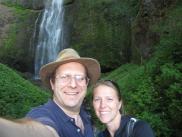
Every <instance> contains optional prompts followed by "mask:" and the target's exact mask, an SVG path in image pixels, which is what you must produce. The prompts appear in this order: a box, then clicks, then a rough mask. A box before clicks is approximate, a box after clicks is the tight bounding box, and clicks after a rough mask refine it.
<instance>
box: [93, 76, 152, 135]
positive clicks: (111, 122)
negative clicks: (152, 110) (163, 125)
mask: <svg viewBox="0 0 182 137" xmlns="http://www.w3.org/2000/svg"><path fill="white" fill-rule="evenodd" d="M93 107H94V110H95V113H96V116H97V117H98V118H99V120H100V121H101V122H102V123H103V124H105V125H106V129H105V130H104V131H102V132H100V133H99V134H98V137H131V136H132V137H154V134H153V131H152V129H151V128H150V126H149V124H148V123H146V122H145V121H142V120H137V119H135V118H132V117H131V116H126V115H123V114H122V112H120V110H122V109H123V99H122V96H121V92H120V89H119V86H118V85H117V84H116V83H115V82H113V81H111V80H102V81H98V82H97V83H96V84H95V85H94V87H93Z"/></svg>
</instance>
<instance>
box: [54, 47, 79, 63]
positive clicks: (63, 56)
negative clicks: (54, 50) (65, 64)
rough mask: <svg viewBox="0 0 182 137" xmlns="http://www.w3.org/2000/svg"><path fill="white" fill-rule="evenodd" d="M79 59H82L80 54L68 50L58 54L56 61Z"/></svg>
mask: <svg viewBox="0 0 182 137" xmlns="http://www.w3.org/2000/svg"><path fill="white" fill-rule="evenodd" d="M78 58H80V56H79V54H78V53H77V52H76V51H75V50H73V49H71V48H68V49H64V50H62V51H61V52H60V53H59V54H58V57H57V59H56V61H61V60H68V59H78Z"/></svg>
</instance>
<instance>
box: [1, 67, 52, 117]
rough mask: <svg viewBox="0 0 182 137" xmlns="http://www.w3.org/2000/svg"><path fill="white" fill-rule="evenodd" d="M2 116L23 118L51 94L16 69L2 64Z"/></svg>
mask: <svg viewBox="0 0 182 137" xmlns="http://www.w3.org/2000/svg"><path fill="white" fill-rule="evenodd" d="M0 76H1V77H0V110H1V111H0V116H1V117H8V118H21V117H23V116H24V115H25V114H26V113H27V112H28V111H29V110H30V109H31V107H35V106H37V105H40V104H43V103H44V102H46V101H47V100H48V98H49V97H50V95H49V94H48V93H47V92H45V91H42V90H40V89H39V88H38V87H36V86H34V85H33V84H31V83H30V82H28V81H27V80H25V79H23V78H22V77H20V76H19V75H18V74H17V73H16V72H15V71H13V70H11V69H10V68H8V67H6V66H4V65H3V64H0Z"/></svg>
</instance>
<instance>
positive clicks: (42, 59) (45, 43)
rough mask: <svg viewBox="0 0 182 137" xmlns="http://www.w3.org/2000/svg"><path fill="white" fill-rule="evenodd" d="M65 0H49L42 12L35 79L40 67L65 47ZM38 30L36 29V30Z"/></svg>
mask: <svg viewBox="0 0 182 137" xmlns="http://www.w3.org/2000/svg"><path fill="white" fill-rule="evenodd" d="M63 18H64V9H63V0H51V2H50V0H47V2H46V3H45V9H44V12H43V14H42V18H41V22H40V26H39V31H38V41H37V44H36V49H35V66H34V71H35V79H39V70H40V67H41V66H42V65H44V64H47V63H49V62H51V61H53V60H54V59H55V58H56V57H57V55H58V53H59V51H60V50H62V49H63V48H64V47H63V45H64V44H63ZM35 31H36V30H35Z"/></svg>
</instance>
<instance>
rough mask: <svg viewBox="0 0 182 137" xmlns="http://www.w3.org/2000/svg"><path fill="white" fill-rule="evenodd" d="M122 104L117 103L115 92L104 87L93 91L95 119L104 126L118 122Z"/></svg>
mask: <svg viewBox="0 0 182 137" xmlns="http://www.w3.org/2000/svg"><path fill="white" fill-rule="evenodd" d="M121 105H122V102H121V101H119V99H118V96H117V91H115V90H114V89H113V88H111V87H108V86H106V85H99V86H98V87H96V88H95V89H94V90H93V107H94V110H95V113H96V115H97V117H98V118H99V119H100V121H101V122H102V123H104V124H109V123H113V122H115V121H117V120H118V117H119V116H120V115H121V114H120V108H121Z"/></svg>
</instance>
